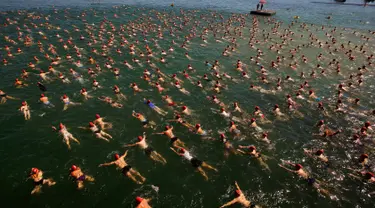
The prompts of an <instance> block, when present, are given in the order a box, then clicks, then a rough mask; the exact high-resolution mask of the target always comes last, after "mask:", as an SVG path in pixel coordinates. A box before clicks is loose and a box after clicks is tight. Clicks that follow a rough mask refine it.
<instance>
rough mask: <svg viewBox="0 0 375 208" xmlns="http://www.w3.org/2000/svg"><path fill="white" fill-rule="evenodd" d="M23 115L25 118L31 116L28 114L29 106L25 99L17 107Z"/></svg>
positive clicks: (27, 118)
mask: <svg viewBox="0 0 375 208" xmlns="http://www.w3.org/2000/svg"><path fill="white" fill-rule="evenodd" d="M19 110H20V111H21V112H22V113H23V115H24V117H25V120H30V118H31V116H30V106H29V105H28V104H27V102H26V101H24V102H22V106H21V107H20V109H19Z"/></svg>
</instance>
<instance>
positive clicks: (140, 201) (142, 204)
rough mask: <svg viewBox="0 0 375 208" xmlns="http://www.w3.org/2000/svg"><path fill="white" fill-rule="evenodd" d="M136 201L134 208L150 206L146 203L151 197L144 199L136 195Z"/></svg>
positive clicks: (148, 207)
mask: <svg viewBox="0 0 375 208" xmlns="http://www.w3.org/2000/svg"><path fill="white" fill-rule="evenodd" d="M135 200H136V201H137V203H138V205H137V207H136V208H152V207H151V206H150V205H149V204H148V203H149V202H150V201H151V199H146V198H141V197H139V196H137V197H136V198H135Z"/></svg>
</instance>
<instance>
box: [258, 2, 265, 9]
mask: <svg viewBox="0 0 375 208" xmlns="http://www.w3.org/2000/svg"><path fill="white" fill-rule="evenodd" d="M265 3H266V0H260V1H259V4H260V10H263V5H264V4H265Z"/></svg>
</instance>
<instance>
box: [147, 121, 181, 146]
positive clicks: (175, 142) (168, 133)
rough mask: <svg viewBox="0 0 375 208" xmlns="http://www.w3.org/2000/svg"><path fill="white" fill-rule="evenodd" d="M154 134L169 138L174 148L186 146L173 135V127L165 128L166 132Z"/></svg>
mask: <svg viewBox="0 0 375 208" xmlns="http://www.w3.org/2000/svg"><path fill="white" fill-rule="evenodd" d="M154 134H159V135H165V136H167V137H168V138H169V139H170V141H171V145H172V146H173V147H185V144H184V143H183V142H182V141H181V140H180V139H179V138H178V137H176V136H175V135H174V134H173V126H165V131H163V132H160V133H154Z"/></svg>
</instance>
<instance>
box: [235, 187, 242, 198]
mask: <svg viewBox="0 0 375 208" xmlns="http://www.w3.org/2000/svg"><path fill="white" fill-rule="evenodd" d="M241 194H242V192H241V190H239V189H237V190H236V196H237V197H239V196H240V195H241Z"/></svg>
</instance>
